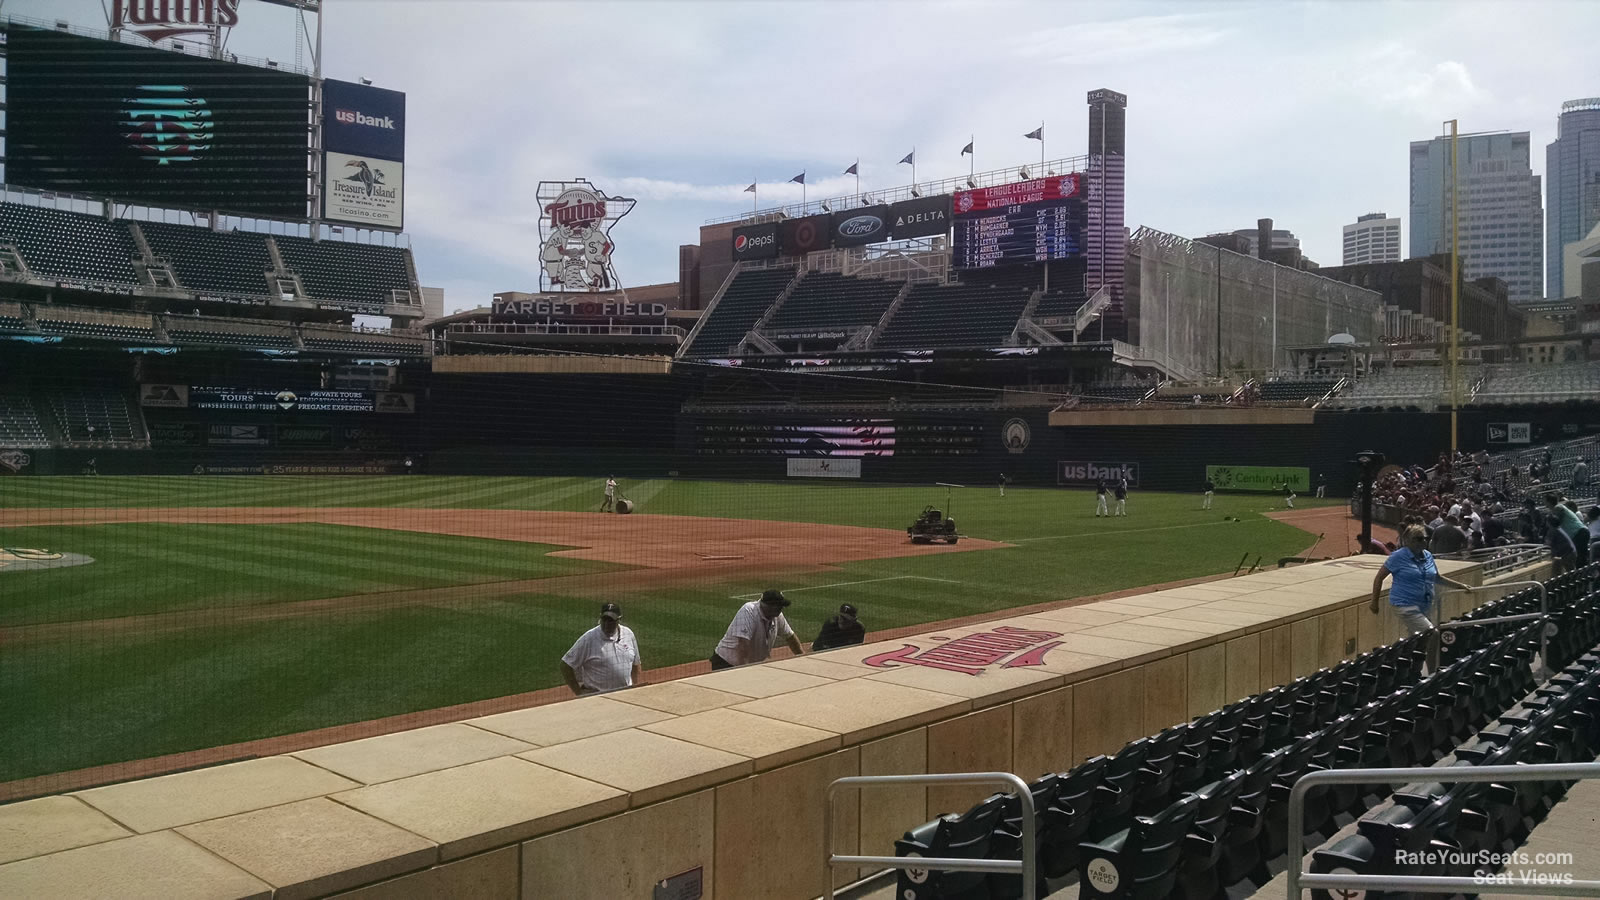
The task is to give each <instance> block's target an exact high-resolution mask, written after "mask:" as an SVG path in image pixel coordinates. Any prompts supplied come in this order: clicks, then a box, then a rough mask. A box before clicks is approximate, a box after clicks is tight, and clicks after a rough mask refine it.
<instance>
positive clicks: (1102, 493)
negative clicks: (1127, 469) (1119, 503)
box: [1094, 478, 1111, 519]
mask: <svg viewBox="0 0 1600 900" xmlns="http://www.w3.org/2000/svg"><path fill="white" fill-rule="evenodd" d="M1094 494H1095V501H1094V517H1095V518H1097V519H1098V518H1100V517H1101V516H1109V515H1111V511H1110V510H1108V509H1106V494H1107V490H1106V480H1105V479H1104V478H1102V479H1100V484H1099V485H1098V486H1096V487H1095V489H1094Z"/></svg>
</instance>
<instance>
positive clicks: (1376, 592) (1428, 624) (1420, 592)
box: [1371, 525, 1470, 634]
mask: <svg viewBox="0 0 1600 900" xmlns="http://www.w3.org/2000/svg"><path fill="white" fill-rule="evenodd" d="M1400 540H1401V547H1400V549H1399V550H1396V551H1394V552H1393V553H1391V554H1389V558H1388V559H1386V560H1384V563H1383V568H1381V569H1379V570H1378V574H1377V576H1376V577H1374V578H1373V579H1372V607H1371V608H1372V613H1373V615H1377V613H1378V598H1379V596H1380V595H1382V593H1383V583H1384V581H1386V580H1388V579H1389V578H1391V577H1392V578H1394V585H1393V586H1392V587H1391V588H1390V589H1389V605H1390V606H1392V607H1394V611H1395V613H1396V614H1397V615H1399V616H1400V622H1401V624H1403V625H1405V626H1406V628H1407V629H1408V630H1409V631H1410V633H1411V634H1416V633H1417V632H1420V631H1427V630H1428V629H1430V628H1432V627H1433V622H1432V621H1430V620H1429V619H1428V614H1429V612H1431V611H1432V609H1433V586H1434V585H1435V584H1436V583H1442V584H1446V585H1449V586H1450V587H1453V588H1456V589H1457V590H1463V591H1465V590H1470V587H1469V586H1468V585H1465V584H1462V583H1461V582H1459V581H1455V580H1454V579H1450V578H1446V577H1445V576H1443V575H1441V574H1440V573H1439V566H1438V564H1437V563H1435V562H1434V560H1433V554H1432V553H1429V552H1428V533H1427V531H1426V530H1424V529H1423V527H1422V526H1421V525H1408V526H1406V530H1405V531H1404V532H1402V533H1401V535H1400Z"/></svg>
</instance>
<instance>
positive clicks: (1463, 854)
mask: <svg viewBox="0 0 1600 900" xmlns="http://www.w3.org/2000/svg"><path fill="white" fill-rule="evenodd" d="M1394 861H1395V864H1396V865H1397V866H1402V867H1406V868H1412V867H1416V868H1424V869H1438V868H1459V867H1465V866H1471V867H1473V873H1472V880H1473V882H1474V883H1476V884H1481V885H1484V886H1488V887H1495V886H1499V887H1505V888H1511V889H1513V890H1514V889H1515V888H1516V887H1517V886H1518V885H1530V884H1539V885H1563V884H1571V883H1572V882H1573V881H1574V880H1575V879H1574V878H1573V875H1572V865H1573V855H1572V854H1571V853H1570V852H1565V851H1561V852H1547V853H1529V852H1527V851H1525V850H1511V851H1505V852H1500V851H1493V850H1478V851H1467V850H1396V851H1395V854H1394Z"/></svg>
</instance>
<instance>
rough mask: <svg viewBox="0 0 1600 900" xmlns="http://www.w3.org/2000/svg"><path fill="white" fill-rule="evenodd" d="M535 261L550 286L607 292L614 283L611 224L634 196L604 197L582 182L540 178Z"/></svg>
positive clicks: (614, 286)
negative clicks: (538, 242)
mask: <svg viewBox="0 0 1600 900" xmlns="http://www.w3.org/2000/svg"><path fill="white" fill-rule="evenodd" d="M538 196H539V205H540V210H541V212H542V213H543V216H542V217H541V218H540V219H539V236H540V238H541V239H542V241H543V243H542V245H541V247H540V250H539V263H540V265H541V266H543V268H544V275H545V279H546V280H547V281H549V283H550V286H551V287H552V288H553V289H555V290H564V291H609V290H615V289H616V287H617V278H616V270H615V269H613V268H612V266H611V251H612V250H613V249H615V245H613V244H612V242H611V235H610V232H611V228H612V226H614V225H616V223H617V221H618V220H619V219H621V218H622V217H623V216H625V215H627V214H628V213H629V211H631V210H632V209H633V206H634V204H635V203H636V202H637V201H635V200H632V199H629V198H626V197H607V196H606V195H605V194H604V193H601V192H600V191H599V190H598V189H596V188H595V186H594V185H592V184H590V183H589V182H587V181H584V180H581V179H580V180H578V181H541V182H540V183H539V193H538Z"/></svg>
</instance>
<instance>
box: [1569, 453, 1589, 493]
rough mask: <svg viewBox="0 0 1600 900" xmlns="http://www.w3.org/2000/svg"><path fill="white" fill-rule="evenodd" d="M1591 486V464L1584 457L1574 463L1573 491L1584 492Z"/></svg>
mask: <svg viewBox="0 0 1600 900" xmlns="http://www.w3.org/2000/svg"><path fill="white" fill-rule="evenodd" d="M1588 488H1589V464H1588V463H1587V462H1585V461H1584V460H1583V458H1582V457H1579V458H1578V461H1577V462H1575V463H1573V464H1572V492H1573V493H1574V494H1584V493H1587V492H1588Z"/></svg>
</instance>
